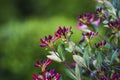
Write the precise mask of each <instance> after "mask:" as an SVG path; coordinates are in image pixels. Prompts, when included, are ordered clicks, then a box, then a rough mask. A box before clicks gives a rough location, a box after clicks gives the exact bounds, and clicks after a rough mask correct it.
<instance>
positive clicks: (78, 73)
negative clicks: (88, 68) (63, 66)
mask: <svg viewBox="0 0 120 80" xmlns="http://www.w3.org/2000/svg"><path fill="white" fill-rule="evenodd" d="M75 74H76V78H77V80H82V77H81V67H80V66H79V65H78V64H76V66H75Z"/></svg>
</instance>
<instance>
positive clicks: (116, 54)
mask: <svg viewBox="0 0 120 80" xmlns="http://www.w3.org/2000/svg"><path fill="white" fill-rule="evenodd" d="M117 56H118V51H117V50H115V51H112V56H111V63H112V62H113V61H114V60H115V59H116V57H117Z"/></svg>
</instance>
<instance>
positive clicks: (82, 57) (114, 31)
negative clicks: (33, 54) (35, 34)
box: [32, 0, 120, 80]
mask: <svg viewBox="0 0 120 80" xmlns="http://www.w3.org/2000/svg"><path fill="white" fill-rule="evenodd" d="M95 1H96V2H98V6H97V8H96V12H95V13H93V14H90V13H85V14H82V15H80V16H79V18H78V24H79V25H78V26H76V29H78V30H80V31H82V37H81V39H80V41H79V42H78V44H75V43H74V42H73V41H72V40H71V37H72V35H73V31H72V27H69V28H67V27H65V26H64V27H61V26H59V27H58V30H57V31H55V32H54V35H53V36H51V35H48V36H45V38H41V39H40V42H41V44H40V46H41V47H48V48H49V49H50V53H51V54H50V55H48V56H47V58H48V59H47V60H45V61H39V62H36V64H37V65H38V66H37V67H38V68H40V69H41V71H40V73H39V74H37V75H35V74H34V75H32V77H33V79H34V80H61V79H62V77H61V75H62V74H61V75H60V74H59V73H56V72H55V71H52V72H51V69H50V70H49V69H48V67H47V66H48V65H49V64H50V63H51V61H52V60H53V61H56V62H58V63H61V64H64V65H65V67H66V68H67V70H66V69H65V71H66V73H67V74H68V75H69V76H70V77H71V79H73V80H85V78H84V77H86V78H88V79H89V80H119V79H120V66H119V65H120V43H119V41H120V19H119V17H120V16H119V6H118V4H119V3H120V2H119V0H112V2H111V1H109V0H95ZM99 27H103V28H106V29H105V32H104V33H105V35H101V34H100V33H99V32H100V30H99ZM94 38H95V39H97V40H100V41H99V43H96V42H95V41H94V40H93V39H94ZM57 41H59V43H58V45H57V44H55V43H56V42H57ZM92 41H93V42H92ZM67 54H72V56H71V59H73V63H72V65H69V64H68V61H69V60H68V59H67V56H66V55H67ZM49 61H50V62H49ZM43 68H44V69H43Z"/></svg>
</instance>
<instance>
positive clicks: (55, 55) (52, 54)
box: [47, 51, 62, 62]
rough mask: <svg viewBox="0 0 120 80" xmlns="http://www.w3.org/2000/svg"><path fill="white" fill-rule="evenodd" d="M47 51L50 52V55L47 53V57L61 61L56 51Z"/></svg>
mask: <svg viewBox="0 0 120 80" xmlns="http://www.w3.org/2000/svg"><path fill="white" fill-rule="evenodd" d="M49 53H50V55H47V58H49V59H51V60H53V61H57V62H62V60H61V59H60V58H59V55H58V53H57V52H53V51H50V52H49ZM57 55H58V56H57Z"/></svg>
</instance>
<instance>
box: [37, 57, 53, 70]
mask: <svg viewBox="0 0 120 80" xmlns="http://www.w3.org/2000/svg"><path fill="white" fill-rule="evenodd" d="M50 63H52V60H51V59H47V60H41V61H38V60H37V61H36V64H35V66H36V67H38V68H41V70H42V71H45V70H46V67H47V66H48V65H49V64H50Z"/></svg>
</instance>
